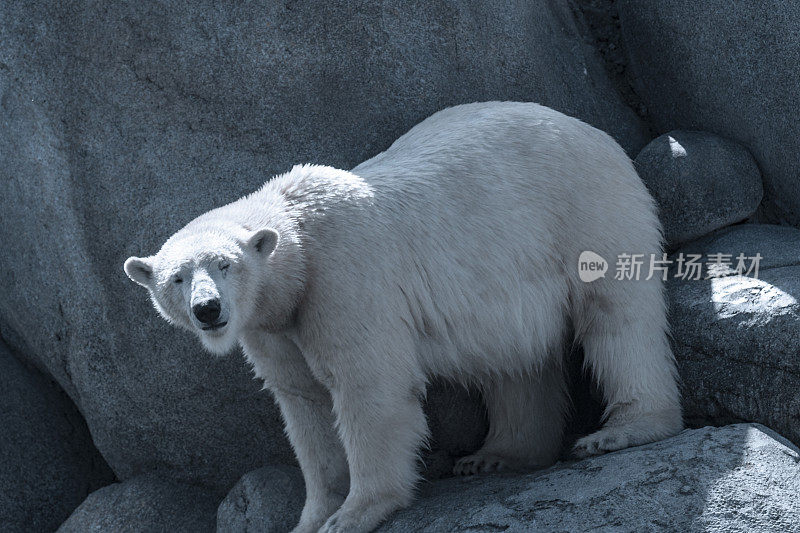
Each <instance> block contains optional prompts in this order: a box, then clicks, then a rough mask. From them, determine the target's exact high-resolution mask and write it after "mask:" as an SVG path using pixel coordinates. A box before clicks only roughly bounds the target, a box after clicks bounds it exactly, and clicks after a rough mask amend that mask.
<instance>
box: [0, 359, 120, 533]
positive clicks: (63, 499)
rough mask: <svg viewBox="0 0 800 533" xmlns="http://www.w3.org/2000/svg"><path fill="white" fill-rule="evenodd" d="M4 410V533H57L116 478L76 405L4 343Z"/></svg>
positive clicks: (0, 363) (0, 372)
mask: <svg viewBox="0 0 800 533" xmlns="http://www.w3.org/2000/svg"><path fill="white" fill-rule="evenodd" d="M0 405H2V409H0V428H2V431H0V487H2V489H0V524H2V530H3V531H4V532H7V533H14V532H23V531H25V532H27V531H53V530H54V529H55V528H57V527H58V525H59V524H60V523H61V522H63V521H64V519H66V518H67V517H68V516H69V514H70V513H71V512H72V511H73V510H74V509H75V507H77V506H78V505H79V504H80V503H81V502H82V501H83V499H84V498H86V496H87V495H88V494H89V492H91V491H93V490H95V489H97V488H99V487H102V486H103V485H106V484H108V483H111V482H112V481H113V480H114V476H113V474H112V472H111V470H110V469H109V468H108V465H106V464H105V462H104V461H103V459H102V458H101V457H100V454H99V453H98V452H97V450H96V449H95V447H94V446H93V445H92V441H91V437H90V436H89V431H88V429H87V428H86V423H85V422H84V421H83V419H82V418H81V415H80V413H78V410H77V409H75V405H74V404H73V403H72V401H70V399H69V398H68V397H67V396H66V395H65V394H64V392H63V391H60V390H58V389H57V387H56V386H55V385H54V384H53V383H52V382H51V381H50V380H47V379H45V378H44V377H43V376H41V375H39V374H38V373H36V372H35V371H32V370H29V369H27V368H25V367H23V366H22V365H21V364H20V363H19V362H18V361H17V360H16V359H15V358H14V357H13V356H12V355H11V353H10V352H9V351H8V349H7V348H6V347H5V345H4V344H2V343H0Z"/></svg>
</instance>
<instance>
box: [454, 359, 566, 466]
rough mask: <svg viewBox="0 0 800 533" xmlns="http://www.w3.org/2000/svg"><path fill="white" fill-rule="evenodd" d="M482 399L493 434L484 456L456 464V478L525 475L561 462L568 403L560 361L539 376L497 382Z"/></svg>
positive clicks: (497, 379)
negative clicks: (499, 473) (521, 472)
mask: <svg viewBox="0 0 800 533" xmlns="http://www.w3.org/2000/svg"><path fill="white" fill-rule="evenodd" d="M483 393H484V401H485V403H486V409H487V411H488V415H489V433H488V434H487V436H486V440H485V441H484V444H483V446H482V447H481V449H480V450H478V451H477V452H476V453H475V454H473V455H468V456H466V457H462V458H461V459H459V460H458V461H457V462H456V465H455V468H454V469H453V472H454V473H455V474H459V475H471V474H477V473H481V472H494V471H500V470H524V469H531V468H539V467H544V466H549V465H551V464H553V463H554V462H555V461H556V459H557V458H558V454H559V451H560V449H561V443H562V438H563V434H564V420H565V415H566V410H567V403H568V398H567V394H566V388H565V381H564V377H563V373H562V371H561V368H560V366H559V364H558V362H557V361H551V362H548V363H547V364H546V365H545V367H544V368H542V369H541V371H540V372H538V373H536V374H534V375H522V376H520V375H516V376H511V375H508V374H501V375H499V376H494V377H493V379H492V380H491V381H490V382H488V383H485V384H484V385H483Z"/></svg>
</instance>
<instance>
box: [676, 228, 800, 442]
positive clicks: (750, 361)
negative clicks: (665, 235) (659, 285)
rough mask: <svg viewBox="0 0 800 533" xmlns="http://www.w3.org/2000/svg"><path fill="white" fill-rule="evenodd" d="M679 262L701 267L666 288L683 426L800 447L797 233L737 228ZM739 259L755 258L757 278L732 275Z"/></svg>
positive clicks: (688, 251)
mask: <svg viewBox="0 0 800 533" xmlns="http://www.w3.org/2000/svg"><path fill="white" fill-rule="evenodd" d="M680 254H683V257H684V259H686V260H688V259H689V257H690V255H694V256H695V257H696V256H700V258H701V259H700V263H701V264H702V265H703V270H702V273H700V276H699V277H700V278H701V279H689V278H695V277H697V276H695V275H689V276H681V277H678V272H677V270H673V272H672V276H671V277H670V280H669V282H668V284H667V294H668V296H669V305H670V321H671V326H672V337H673V346H674V352H675V356H676V358H677V360H678V367H679V370H680V375H681V380H682V382H683V388H682V390H683V405H684V413H685V416H686V419H687V421H688V422H689V423H690V424H693V425H701V424H707V423H715V424H720V423H728V422H732V421H741V420H746V421H755V422H760V423H762V424H765V425H767V426H769V427H771V428H773V429H775V430H777V431H779V432H780V433H781V434H782V435H784V436H786V437H788V438H789V439H791V440H792V441H793V442H795V443H798V444H800V395H798V391H799V390H800V358H798V354H800V334H799V333H798V332H800V304H798V300H800V230H797V229H795V228H791V227H786V226H772V225H761V224H743V225H740V226H734V227H731V228H727V229H724V230H722V231H720V232H717V233H715V234H713V235H709V236H708V237H705V238H703V239H701V240H699V241H695V242H692V243H689V244H687V245H685V246H684V247H682V248H681V249H679V250H678V251H677V252H676V253H675V254H673V256H672V259H673V260H676V261H677V259H678V256H679V255H680ZM716 254H722V256H718V255H716ZM740 254H742V255H743V256H744V258H745V261H744V265H743V266H744V268H745V269H749V268H750V267H751V266H753V264H754V261H753V260H751V259H748V258H752V257H755V256H756V254H760V256H761V259H760V260H759V261H758V272H757V273H756V272H750V275H749V276H739V275H735V274H736V267H737V266H738V263H739V262H738V260H737V257H738V256H739V255H740ZM720 258H722V259H724V260H719V259H720ZM725 263H728V264H725ZM689 270H690V269H689V268H687V267H684V269H683V271H684V273H688V272H689ZM756 274H757V275H756ZM709 276H710V277H709ZM754 276H755V277H754ZM682 278H687V279H682Z"/></svg>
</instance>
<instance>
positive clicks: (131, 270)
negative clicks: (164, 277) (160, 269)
mask: <svg viewBox="0 0 800 533" xmlns="http://www.w3.org/2000/svg"><path fill="white" fill-rule="evenodd" d="M125 273H126V274H127V275H128V277H129V278H131V279H132V280H133V281H135V282H136V283H138V284H139V285H141V286H142V287H147V288H150V286H151V285H152V283H153V263H152V260H151V259H150V258H149V257H129V258H128V260H127V261H125Z"/></svg>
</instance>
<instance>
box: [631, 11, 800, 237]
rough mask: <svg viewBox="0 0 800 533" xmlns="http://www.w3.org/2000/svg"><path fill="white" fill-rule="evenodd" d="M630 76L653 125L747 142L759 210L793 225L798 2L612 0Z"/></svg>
mask: <svg viewBox="0 0 800 533" xmlns="http://www.w3.org/2000/svg"><path fill="white" fill-rule="evenodd" d="M617 8H618V10H619V17H620V21H621V27H622V32H623V42H624V43H625V48H626V51H627V55H628V63H629V65H628V67H629V68H628V72H629V73H630V76H629V78H630V81H631V83H632V85H633V87H634V89H635V91H636V93H637V95H638V96H639V97H640V98H641V100H642V101H643V102H644V104H645V105H646V107H647V111H648V114H649V117H650V119H651V120H652V122H653V123H654V125H655V127H656V129H657V130H658V131H659V132H662V133H663V132H667V131H670V130H672V129H675V128H680V129H687V130H704V131H711V132H714V133H717V134H719V135H723V136H725V137H727V138H730V139H733V140H736V141H739V142H741V143H742V144H744V145H745V146H747V147H748V148H749V149H750V151H751V152H752V153H753V155H754V156H755V158H756V161H758V164H759V166H760V167H761V171H762V173H763V175H764V193H765V198H764V199H765V205H764V208H765V209H764V215H765V216H766V217H768V220H769V221H772V222H775V221H780V222H788V223H790V224H793V225H798V224H800V181H798V180H797V176H798V174H800V151H798V150H795V149H789V148H788V146H789V145H791V146H794V145H793V144H792V143H789V144H787V139H797V138H798V137H800V122H798V121H797V120H796V112H795V108H796V102H797V100H798V99H800V71H798V69H796V68H794V67H793V65H797V64H798V62H800V38H798V33H797V31H796V21H797V20H798V18H800V4H798V3H797V2H782V1H780V0H756V1H754V2H746V3H743V2H728V1H727V0H709V1H704V2H695V1H692V0H664V1H658V2H637V1H634V0H624V1H621V2H617Z"/></svg>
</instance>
